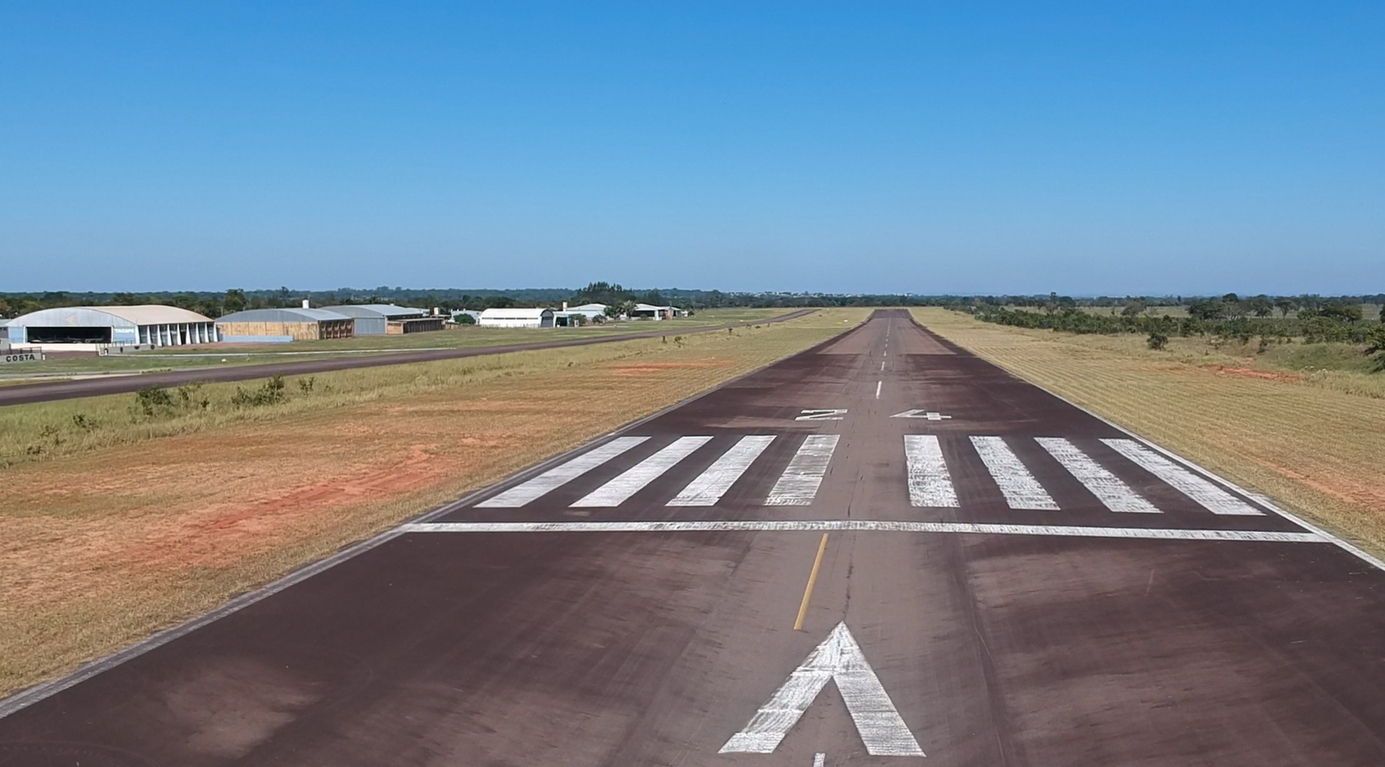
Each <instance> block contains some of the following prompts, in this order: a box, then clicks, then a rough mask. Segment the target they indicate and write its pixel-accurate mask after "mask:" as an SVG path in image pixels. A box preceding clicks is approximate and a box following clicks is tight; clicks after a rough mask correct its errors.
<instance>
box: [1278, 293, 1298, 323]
mask: <svg viewBox="0 0 1385 767" xmlns="http://www.w3.org/2000/svg"><path fill="white" fill-rule="evenodd" d="M1295 306H1297V304H1295V303H1294V300H1293V299H1292V298H1279V299H1275V302H1274V308H1276V309H1278V310H1279V316H1280V318H1286V317H1288V316H1289V312H1291V311H1293V310H1294V307H1295Z"/></svg>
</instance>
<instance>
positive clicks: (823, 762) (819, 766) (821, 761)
mask: <svg viewBox="0 0 1385 767" xmlns="http://www.w3.org/2000/svg"><path fill="white" fill-rule="evenodd" d="M813 767H827V754H813Z"/></svg>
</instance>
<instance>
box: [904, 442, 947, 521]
mask: <svg viewBox="0 0 1385 767" xmlns="http://www.w3.org/2000/svg"><path fill="white" fill-rule="evenodd" d="M904 459H905V461H906V463H907V464H908V472H909V503H910V504H912V505H914V506H927V507H930V508H956V507H957V505H958V504H957V491H956V490H954V489H953V487H952V475H950V474H948V472H947V463H946V462H945V461H944V460H943V448H942V445H940V444H938V438H937V437H936V436H934V435H932V434H905V435H904Z"/></svg>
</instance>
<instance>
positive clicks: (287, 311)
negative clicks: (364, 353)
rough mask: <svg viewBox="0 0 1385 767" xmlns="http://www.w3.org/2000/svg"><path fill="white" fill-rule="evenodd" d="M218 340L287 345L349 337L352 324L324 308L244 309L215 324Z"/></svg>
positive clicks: (351, 331)
mask: <svg viewBox="0 0 1385 767" xmlns="http://www.w3.org/2000/svg"><path fill="white" fill-rule="evenodd" d="M216 329H217V332H218V333H220V334H221V340H223V341H229V342H232V343H287V342H289V341H322V340H326V339H329V338H351V337H352V335H353V334H354V332H355V321H354V320H353V319H352V318H350V317H347V316H346V315H344V314H337V313H336V312H330V311H327V310H326V309H299V308H296V307H287V308H283V309H246V310H245V311H243V312H235V313H234V314H228V315H226V316H224V317H222V318H220V319H218V320H217V321H216Z"/></svg>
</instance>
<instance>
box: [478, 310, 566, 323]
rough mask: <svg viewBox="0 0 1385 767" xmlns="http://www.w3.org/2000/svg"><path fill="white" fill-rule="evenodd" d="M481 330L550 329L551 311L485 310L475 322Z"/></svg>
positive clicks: (551, 321)
mask: <svg viewBox="0 0 1385 767" xmlns="http://www.w3.org/2000/svg"><path fill="white" fill-rule="evenodd" d="M476 324H477V325H480V326H481V327H483V328H551V327H553V310H552V309H527V308H526V309H513V308H512V309H487V310H485V311H484V312H481V318H480V319H478V320H477V321H476Z"/></svg>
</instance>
